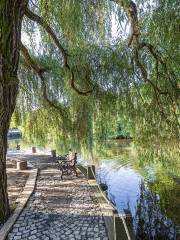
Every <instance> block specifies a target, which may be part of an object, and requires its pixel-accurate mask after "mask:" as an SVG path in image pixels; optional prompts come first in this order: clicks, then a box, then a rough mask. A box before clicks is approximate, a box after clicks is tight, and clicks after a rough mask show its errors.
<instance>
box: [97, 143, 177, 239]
mask: <svg viewBox="0 0 180 240" xmlns="http://www.w3.org/2000/svg"><path fill="white" fill-rule="evenodd" d="M179 161H180V159H179ZM94 163H95V165H96V169H97V171H96V175H97V179H98V181H99V182H101V183H105V184H107V186H108V190H107V191H106V194H107V197H108V198H109V200H110V201H111V202H112V203H113V204H114V206H115V207H116V208H117V210H118V212H119V213H122V212H126V213H127V212H128V213H129V212H130V213H131V215H132V217H133V225H134V231H135V234H136V239H138V240H142V239H143V240H144V239H157V240H160V239H163V240H168V239H170V240H171V239H173V240H174V239H180V169H179V168H178V167H179V163H177V162H176V163H172V164H171V163H170V164H168V165H167V164H166V165H164V162H163V161H160V160H155V159H154V160H153V159H152V161H149V160H148V161H146V159H143V161H142V159H139V158H138V157H137V154H136V152H135V151H134V148H133V147H132V146H131V144H130V143H128V142H127V141H126V142H125V141H116V142H113V143H112V142H111V143H109V144H107V146H106V147H105V148H100V151H97V157H96V160H95V162H94ZM167 166H168V167H167ZM171 166H172V168H171Z"/></svg>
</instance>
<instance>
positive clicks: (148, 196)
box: [134, 182, 180, 240]
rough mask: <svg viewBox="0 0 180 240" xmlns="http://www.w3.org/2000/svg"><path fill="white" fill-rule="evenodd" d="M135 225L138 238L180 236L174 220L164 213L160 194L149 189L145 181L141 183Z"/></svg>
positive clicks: (174, 237) (165, 239)
mask: <svg viewBox="0 0 180 240" xmlns="http://www.w3.org/2000/svg"><path fill="white" fill-rule="evenodd" d="M134 225H135V229H136V239H138V240H142V239H143V240H146V239H147V240H149V239H155V240H156V239H157V240H161V239H162V240H167V239H169V240H170V239H173V240H174V239H179V237H180V236H177V231H176V226H175V225H174V224H173V222H172V221H171V220H170V219H168V218H167V217H166V216H165V215H163V214H162V212H161V209H160V199H159V196H158V194H157V193H154V192H150V191H149V190H147V188H146V187H145V185H144V183H143V182H141V184H140V196H139V199H138V200H137V211H136V215H135V218H134Z"/></svg>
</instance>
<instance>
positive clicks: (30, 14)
mask: <svg viewBox="0 0 180 240" xmlns="http://www.w3.org/2000/svg"><path fill="white" fill-rule="evenodd" d="M25 15H26V16H27V17H28V18H29V19H31V20H32V21H35V22H36V23H38V24H39V25H40V26H41V27H43V28H44V29H45V31H46V32H47V33H48V34H49V36H50V37H51V38H52V40H53V42H54V44H55V45H56V47H57V48H58V50H59V51H60V53H61V54H62V56H63V60H64V67H65V68H66V69H67V70H68V71H69V72H70V74H71V78H70V86H71V87H72V88H73V89H74V90H75V91H76V92H77V93H78V94H79V95H84V96H87V95H89V94H90V93H92V92H93V90H89V91H80V90H79V89H78V88H77V87H76V85H75V76H74V72H73V70H72V69H71V67H70V65H69V63H68V56H69V55H68V53H67V51H66V50H65V49H64V48H63V46H62V45H61V43H60V42H59V40H58V38H57V36H56V34H55V32H54V31H53V29H52V28H51V27H50V26H49V25H48V24H47V23H46V22H45V21H44V20H43V18H42V17H40V16H38V15H37V14H35V13H33V12H32V11H30V10H29V9H28V8H26V10H25Z"/></svg>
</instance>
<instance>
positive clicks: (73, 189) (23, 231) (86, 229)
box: [7, 156, 108, 240]
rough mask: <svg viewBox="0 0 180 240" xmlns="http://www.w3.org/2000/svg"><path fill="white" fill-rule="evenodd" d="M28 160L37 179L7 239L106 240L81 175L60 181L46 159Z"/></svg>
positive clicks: (101, 222)
mask: <svg viewBox="0 0 180 240" xmlns="http://www.w3.org/2000/svg"><path fill="white" fill-rule="evenodd" d="M24 157H25V158H26V156H24ZM27 159H31V163H34V165H36V167H37V166H38V165H39V168H40V171H39V176H38V178H37V182H36V188H35V191H34V193H33V195H32V196H31V198H30V199H29V201H28V203H27V205H26V207H25V208H24V210H23V211H22V213H21V215H20V216H19V218H18V219H17V221H16V223H15V224H14V226H13V228H12V230H11V232H10V233H9V234H8V237H7V240H20V239H21V240H26V239H27V240H31V239H43V240H58V239H62V240H63V239H66V240H71V239H72V240H73V239H74V240H76V239H77V240H78V239H79V240H80V239H81V240H82V239H84V240H85V239H97V240H98V239H99V240H101V239H102V240H108V237H107V232H106V228H105V223H104V220H103V217H102V213H101V210H100V207H99V204H98V202H97V200H96V199H95V197H94V195H93V193H92V191H91V189H90V186H89V185H88V182H87V180H86V179H85V178H84V177H83V175H82V174H80V173H79V177H78V178H77V177H76V176H74V175H70V176H65V177H64V180H63V181H62V180H61V179H60V172H59V171H58V170H57V166H56V164H55V163H52V162H51V161H52V160H51V159H48V157H47V156H44V157H43V156H35V157H31V158H28V157H27Z"/></svg>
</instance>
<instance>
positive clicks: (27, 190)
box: [0, 168, 38, 240]
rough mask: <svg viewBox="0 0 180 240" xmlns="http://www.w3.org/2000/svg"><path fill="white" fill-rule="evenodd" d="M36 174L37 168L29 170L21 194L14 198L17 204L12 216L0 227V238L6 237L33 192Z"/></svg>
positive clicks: (1, 239)
mask: <svg viewBox="0 0 180 240" xmlns="http://www.w3.org/2000/svg"><path fill="white" fill-rule="evenodd" d="M37 174H38V169H37V168H36V169H33V170H31V173H30V175H29V178H28V180H27V182H26V185H25V187H24V190H23V192H22V194H21V196H20V197H19V198H18V199H17V200H16V203H17V204H18V205H17V207H16V209H15V211H14V213H13V214H12V216H10V218H9V219H8V220H7V221H6V222H5V224H4V225H3V227H2V228H1V229H0V240H5V239H6V237H7V235H8V233H9V232H10V230H11V228H12V227H13V225H14V223H15V222H16V220H17V218H18V217H19V215H20V214H21V212H22V210H23V209H24V207H25V205H26V203H27V201H28V200H29V198H30V196H31V195H32V193H33V192H34V189H35V184H36V178H37Z"/></svg>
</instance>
